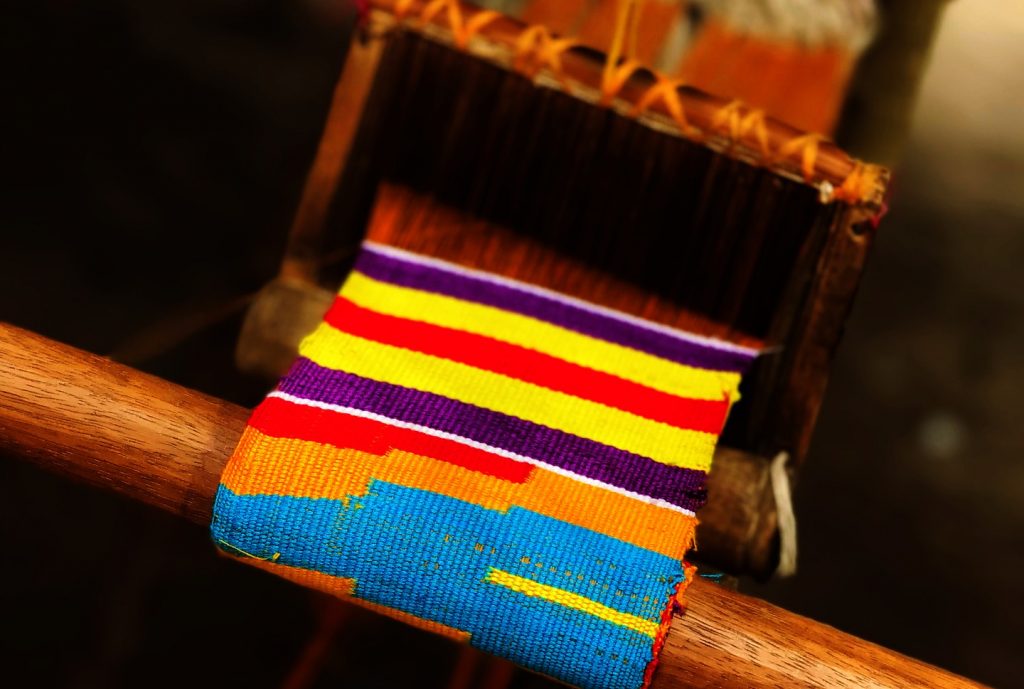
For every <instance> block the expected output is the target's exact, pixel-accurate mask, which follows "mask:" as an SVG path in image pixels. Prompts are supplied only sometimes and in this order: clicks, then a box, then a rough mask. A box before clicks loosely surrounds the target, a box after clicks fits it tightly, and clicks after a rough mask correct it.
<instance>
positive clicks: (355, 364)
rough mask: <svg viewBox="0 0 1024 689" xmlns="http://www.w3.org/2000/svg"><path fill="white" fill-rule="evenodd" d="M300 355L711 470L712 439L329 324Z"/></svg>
mask: <svg viewBox="0 0 1024 689" xmlns="http://www.w3.org/2000/svg"><path fill="white" fill-rule="evenodd" d="M299 351H300V353H301V354H302V355H303V356H305V357H307V358H309V359H312V360H313V361H314V362H315V363H316V364H319V365H320V366H324V367H326V368H331V369H335V370H338V371H346V372H348V373H354V374H355V375H357V376H362V377H364V378H371V379H373V380H378V381H382V382H385V383H391V384H393V385H401V386H403V387H407V388H413V389H415V390H420V391H423V392H429V393H433V394H435V395H443V396H444V397H449V398H451V399H455V400H459V401H462V402H466V403H467V404H473V405H476V406H478V407H483V408H485V409H491V410H493V411H497V412H501V413H503V414H508V415H510V416H515V417H518V418H520V419H526V420H527V421H532V422H534V423H538V424H543V425H545V426H549V427H552V428H557V429H560V430H563V431H565V432H566V433H571V434H573V435H578V436H581V437H584V438H590V439H591V440H596V441H597V442H600V443H604V444H606V445H612V446H614V447H617V448H620V449H623V450H628V451H630V452H635V453H637V454H640V455H643V456H645V457H650V458H651V459H654V460H656V461H659V462H662V463H664V464H670V465H672V466H681V467H686V468H690V469H701V470H704V471H707V470H708V469H709V468H710V466H711V455H712V453H713V452H714V447H715V436H713V435H712V434H710V433H703V432H701V431H693V430H687V429H682V428H676V427H674V426H670V425H668V424H665V423H661V422H658V421H652V420H650V419H645V418H643V417H640V416H637V415H635V414H630V413H629V412H624V411H621V410H619V409H613V408H612V407H607V406H605V405H603V404H598V403H596V402H591V401H590V400H585V399H581V398H579V397H574V396H572V395H566V394H565V393H561V392H556V391H554V390H549V389H547V388H544V387H541V386H539V385H533V384H532V383H525V382H523V381H521V380H517V379H515V378H510V377H508V376H503V375H500V374H498V373H493V372H491V371H485V370H483V369H479V368H475V367H473V366H467V365H466V364H462V363H459V362H456V361H451V360H449V359H442V358H440V357H435V356H431V355H429V354H423V353H422V352H414V351H412V350H409V349H402V348H400V347H392V346H391V345H385V344H381V343H379V342H374V341H372V340H366V339H363V338H361V337H356V336H355V335H350V334H348V333H344V332H341V331H340V330H336V329H334V328H332V327H331V326H329V325H327V324H326V323H321V324H320V327H319V328H317V329H316V331H314V332H313V334H312V335H310V336H309V337H307V338H306V339H305V340H304V341H303V342H302V345H301V346H300V348H299Z"/></svg>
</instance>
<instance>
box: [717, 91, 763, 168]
mask: <svg viewBox="0 0 1024 689" xmlns="http://www.w3.org/2000/svg"><path fill="white" fill-rule="evenodd" d="M746 107H747V106H745V105H744V104H743V103H742V102H740V101H738V100H734V101H732V102H731V103H729V104H727V105H725V106H723V107H722V108H721V109H720V110H719V111H718V112H716V113H715V114H714V116H713V117H712V118H711V131H713V132H721V131H722V130H723V129H724V130H725V136H726V137H727V138H728V139H729V143H730V145H732V144H736V143H739V142H740V141H741V140H743V139H744V138H745V137H746V136H747V134H751V133H753V135H754V139H755V140H756V141H757V144H758V146H759V147H760V149H761V158H762V160H768V159H769V158H770V157H771V149H770V148H769V147H768V125H767V123H766V122H765V114H764V110H761V109H760V108H747V111H746V112H745V113H744V112H743V109H744V108H746Z"/></svg>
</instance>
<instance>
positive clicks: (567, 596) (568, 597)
mask: <svg viewBox="0 0 1024 689" xmlns="http://www.w3.org/2000/svg"><path fill="white" fill-rule="evenodd" d="M487 581H489V582H491V583H492V584H498V585H499V586H504V587H505V588H508V589H511V590H513V591H515V592H517V593H522V594H523V595H526V596H531V597H533V598H541V599H543V600H548V601H551V602H552V603H558V604H559V605H562V606H565V607H567V608H572V609H573V610H579V611H580V612H585V613H587V614H588V615H593V616H594V617H599V618H601V619H602V620H605V621H606V622H611V623H612V624H617V625H619V626H621V627H626V628H628V629H632V630H633V631H637V632H640V633H641V634H643V635H645V636H649V637H651V638H652V639H653V638H654V636H655V635H656V634H657V633H658V623H657V622H651V621H650V620H645V619H644V618H642V617H637V616H636V615H630V614H629V613H625V612H621V611H619V610H616V609H615V608H609V607H608V606H607V605H602V604H601V603H598V602H597V601H593V600H590V599H589V598H586V597H584V596H581V595H579V594H578V593H572V592H571V591H566V590H564V589H559V588H555V587H554V586H548V585H547V584H541V583H539V582H536V581H533V580H532V579H524V578H523V577H519V576H516V575H515V574H509V573H508V572H503V571H501V570H500V569H492V570H491V571H490V573H488V575H487Z"/></svg>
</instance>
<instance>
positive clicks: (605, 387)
mask: <svg viewBox="0 0 1024 689" xmlns="http://www.w3.org/2000/svg"><path fill="white" fill-rule="evenodd" d="M753 356H754V352H753V351H751V350H748V349H744V348H741V347H737V346H733V345H729V344H727V343H724V342H719V341H714V340H709V339H705V338H701V337H698V336H695V335H691V334H687V333H684V332H681V331H678V330H673V329H670V328H667V327H664V326H661V325H656V324H653V323H649V322H646V321H643V320H641V319H638V318H634V317H632V316H629V315H626V314H623V313H619V312H615V311H611V310H608V309H604V308H601V307H599V306H596V305H593V304H588V303H585V302H582V301H579V300H577V299H574V298H571V297H568V296H565V295H560V294H557V293H554V292H550V291H548V290H545V289H541V288H538V287H535V286H531V285H527V284H524V283H521V282H516V281H514V280H510V279H507V278H503V277H498V276H495V275H491V274H487V273H482V272H478V271H474V270H471V269H468V268H466V267H463V266H459V265H455V264H452V263H447V262H443V261H438V260H435V259H431V258H427V257H424V256H419V255H416V254H411V253H408V252H406V251H402V250H399V249H395V248H391V247H386V246H383V245H380V244H374V243H370V242H367V243H366V244H365V245H364V247H363V250H362V252H361V254H360V257H359V258H358V261H357V264H356V267H355V270H354V272H353V273H352V274H351V275H350V276H349V278H348V280H347V281H346V282H345V285H344V286H343V287H342V289H341V292H340V294H339V296H338V298H337V300H336V302H335V304H334V305H333V307H332V308H331V310H330V311H329V313H328V314H327V316H326V317H325V320H324V322H323V323H322V324H321V325H320V326H319V328H318V329H317V330H316V331H315V332H314V333H313V334H312V335H310V336H309V337H308V338H307V339H306V340H305V341H304V342H303V344H302V347H301V349H300V358H299V359H298V361H297V362H296V363H295V365H294V367H293V368H292V370H291V372H290V373H289V374H288V375H287V376H286V377H285V378H284V379H283V380H282V381H281V383H280V384H279V385H278V387H277V389H276V390H275V391H274V392H272V393H271V394H270V395H269V396H268V398H267V399H266V400H265V401H264V402H263V403H262V404H261V405H260V406H259V407H258V408H257V409H256V411H255V413H254V414H253V417H252V420H251V421H250V423H249V427H248V428H247V429H246V431H245V434H244V436H243V438H242V441H241V443H240V444H239V446H238V449H237V450H236V452H235V454H234V456H233V457H232V459H231V461H230V463H229V465H228V467H227V469H226V470H225V472H224V475H223V478H222V484H221V486H220V490H219V492H218V494H217V501H216V505H215V508H214V520H213V527H212V529H213V537H214V540H215V542H216V543H217V544H218V545H219V547H220V548H221V549H222V550H223V551H224V552H226V553H228V554H230V555H233V556H236V557H240V558H242V559H245V560H246V561H247V562H250V563H252V564H254V565H257V566H260V567H263V568H265V569H269V570H271V571H274V572H276V573H278V574H280V575H281V576H284V577H287V578H289V579H291V580H294V581H297V582H299V583H302V584H305V585H307V586H311V587H314V588H318V589H321V590H324V591H328V592H330V593H333V594H337V595H343V596H346V597H350V598H352V599H354V600H355V601H357V602H359V603H361V604H363V605H366V606H369V607H371V608H374V609H377V610H380V611H381V612H384V613H386V614H390V615H392V616H394V617H397V618H399V619H402V620H405V621H407V622H410V623H412V624H416V625H418V626H421V627H424V628H426V629H430V630H432V631H435V632H439V633H442V634H446V635H448V636H450V637H453V638H456V639H461V640H464V641H468V642H469V643H470V644H472V645H473V646H475V647H477V648H479V649H481V650H483V651H486V652H489V653H492V654H495V655H498V656H502V657H504V658H507V659H509V660H511V661H513V662H515V663H517V664H520V665H523V666H526V667H529V668H531V669H533V670H536V671H538V672H540V673H543V674H546V675H549V676H552V677H555V678H557V679H560V680H563V681H565V682H568V683H570V684H573V685H577V686H580V687H586V688H591V687H592V688H594V689H598V688H600V689H620V688H622V689H626V688H629V689H635V688H636V687H641V686H646V684H647V683H648V682H649V680H650V676H651V672H652V671H653V667H654V663H655V662H656V658H657V651H658V649H659V647H660V644H661V641H662V639H663V637H664V634H665V631H666V629H667V625H668V623H669V621H670V619H671V611H672V603H673V600H674V599H675V596H676V595H677V592H678V591H679V589H680V588H681V586H682V585H683V584H684V583H685V581H686V580H687V578H688V577H689V576H690V574H689V572H690V571H691V570H689V568H688V567H687V566H686V565H685V564H684V562H683V557H684V555H685V553H686V551H687V549H688V548H689V546H690V544H691V543H692V539H693V531H694V527H695V523H696V522H695V519H694V511H695V510H696V509H697V508H698V507H700V506H701V505H702V504H703V502H704V499H705V472H706V471H707V470H708V468H709V466H710V462H711V456H712V453H713V451H714V447H715V442H716V440H717V436H718V434H719V432H720V431H721V428H722V425H723V423H724V422H725V418H726V415H727V413H728V410H729V406H730V404H731V402H732V401H733V400H734V399H735V398H736V394H737V393H736V391H737V386H738V384H739V378H740V372H741V371H743V370H744V369H745V368H746V367H747V366H748V364H749V363H750V361H751V359H752V358H753Z"/></svg>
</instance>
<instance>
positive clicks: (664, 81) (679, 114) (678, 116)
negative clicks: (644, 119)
mask: <svg viewBox="0 0 1024 689" xmlns="http://www.w3.org/2000/svg"><path fill="white" fill-rule="evenodd" d="M654 76H655V78H656V79H657V80H658V82H657V83H656V84H654V86H652V87H651V88H649V89H647V90H646V91H645V92H644V94H643V95H642V96H641V97H640V99H639V100H638V101H637V102H636V105H635V106H633V109H632V110H630V111H629V116H630V117H639V116H640V115H642V114H644V113H645V112H646V111H647V109H648V108H650V107H651V106H652V105H654V104H655V103H656V102H658V101H659V100H660V101H661V102H662V103H664V104H665V109H666V110H668V114H669V115H670V116H671V117H672V120H673V121H674V122H675V123H676V126H677V127H679V131H680V133H682V134H683V135H684V136H689V137H693V138H697V137H699V136H701V131H700V129H698V128H697V127H694V126H693V125H692V124H690V122H689V120H687V119H686V109H685V108H684V107H683V99H682V98H680V97H679V89H680V88H682V87H683V86H684V85H685V84H684V83H683V82H682V80H680V79H670V78H668V77H667V76H665V75H664V74H661V73H660V72H658V73H655V75H654Z"/></svg>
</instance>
